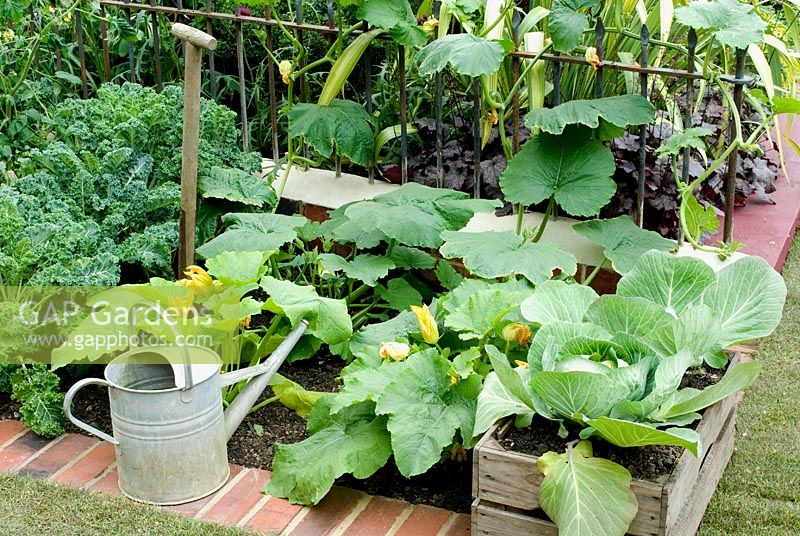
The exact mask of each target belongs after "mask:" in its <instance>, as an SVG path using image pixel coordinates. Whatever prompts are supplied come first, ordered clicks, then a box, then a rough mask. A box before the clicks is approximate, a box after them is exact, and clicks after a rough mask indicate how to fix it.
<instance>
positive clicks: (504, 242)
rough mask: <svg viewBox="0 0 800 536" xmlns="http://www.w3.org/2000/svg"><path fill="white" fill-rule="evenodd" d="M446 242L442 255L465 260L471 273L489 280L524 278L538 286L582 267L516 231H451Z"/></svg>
mask: <svg viewBox="0 0 800 536" xmlns="http://www.w3.org/2000/svg"><path fill="white" fill-rule="evenodd" d="M442 238H443V239H444V240H445V244H444V245H443V246H442V247H441V248H440V249H439V251H440V252H441V254H442V255H443V256H444V257H445V258H446V259H454V258H461V259H462V260H463V262H464V266H466V267H467V269H469V271H470V272H472V273H473V274H475V275H477V276H479V277H485V278H488V279H492V278H495V277H506V276H509V275H513V274H520V275H523V276H524V277H525V278H526V279H528V281H530V282H531V283H534V284H537V283H541V282H542V281H546V280H548V279H550V278H551V277H552V276H553V271H554V270H560V271H561V273H563V274H574V273H575V271H576V270H577V267H578V265H577V261H576V260H575V257H573V256H572V255H571V254H569V253H567V252H565V251H563V250H562V249H560V248H559V247H558V246H557V245H555V244H551V243H549V242H539V243H531V242H527V241H523V239H522V238H521V237H519V236H518V235H516V234H514V233H513V232H512V231H502V232H496V231H488V232H483V233H467V232H457V231H447V232H444V233H442Z"/></svg>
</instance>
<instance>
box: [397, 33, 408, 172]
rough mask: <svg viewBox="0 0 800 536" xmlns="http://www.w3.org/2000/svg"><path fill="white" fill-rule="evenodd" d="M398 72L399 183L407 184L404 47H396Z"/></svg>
mask: <svg viewBox="0 0 800 536" xmlns="http://www.w3.org/2000/svg"><path fill="white" fill-rule="evenodd" d="M397 64H398V70H399V71H400V183H401V184H406V183H407V182H408V124H407V122H408V94H407V92H406V47H404V46H403V45H400V46H398V47H397Z"/></svg>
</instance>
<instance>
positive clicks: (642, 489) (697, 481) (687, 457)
mask: <svg viewBox="0 0 800 536" xmlns="http://www.w3.org/2000/svg"><path fill="white" fill-rule="evenodd" d="M739 360H740V356H739V355H738V354H737V355H736V356H734V358H733V359H732V360H731V367H732V366H733V365H735V364H736V363H738V362H739ZM731 367H729V369H730V368H731ZM737 396H738V393H734V394H732V395H730V396H728V397H727V398H725V399H723V400H721V401H719V402H717V403H716V404H714V405H713V406H711V407H709V408H708V409H707V410H706V411H705V412H704V414H703V418H702V420H701V421H700V422H699V424H698V426H697V428H696V432H697V434H698V435H699V437H700V442H701V444H702V445H703V451H702V453H701V456H700V457H695V456H694V455H692V454H691V453H690V452H689V451H687V450H685V449H681V450H680V451H679V452H680V454H679V456H678V457H677V459H676V460H674V461H673V460H671V459H667V460H655V461H653V462H651V464H650V467H647V466H646V463H644V462H642V460H641V458H643V457H640V459H639V460H636V461H633V462H632V463H633V464H635V465H638V467H631V466H629V467H628V469H630V470H631V473H632V474H633V476H634V480H633V481H632V483H631V490H632V491H633V493H634V494H635V495H636V499H637V501H638V503H639V508H638V512H637V514H636V517H635V518H634V519H633V522H632V523H631V525H630V528H629V529H628V530H629V532H628V534H630V535H632V536H670V535H688V534H694V533H695V532H696V531H697V528H698V527H699V525H700V522H701V520H702V518H703V514H704V512H705V509H706V507H707V506H708V503H709V501H710V500H711V497H712V496H713V495H714V490H715V489H716V486H717V483H718V482H719V479H720V477H721V476H722V472H723V471H724V470H725V467H726V466H727V464H728V461H729V460H730V457H731V455H732V454H733V441H734V435H735V434H734V432H735V423H736V406H737V402H738V401H737ZM514 433H515V429H514V427H513V420H507V421H504V422H502V423H499V424H496V425H494V426H493V427H492V428H491V429H490V430H489V431H488V432H487V433H486V434H485V435H484V437H483V439H481V441H480V442H478V444H477V445H476V447H475V456H474V459H473V481H472V486H473V496H474V497H475V502H474V503H473V505H472V534H473V535H478V534H481V535H492V536H506V535H508V536H510V535H516V534H532V535H537V536H538V535H542V536H545V535H546V536H554V535H556V534H558V531H557V529H556V526H555V525H554V524H553V523H552V522H551V521H550V520H549V519H548V518H547V516H546V515H545V514H544V513H543V512H542V510H541V508H540V504H539V486H540V484H541V482H542V480H543V475H542V473H541V471H540V469H539V467H538V466H537V463H536V462H537V459H538V458H537V456H534V455H532V454H528V453H525V452H518V451H517V450H526V449H524V448H518V449H513V447H512V445H513V442H510V441H508V438H509V437H510V436H512V435H513V434H514ZM516 433H517V434H519V432H516ZM526 433H531V431H527V432H526ZM598 447H599V448H602V447H600V445H598ZM660 448H661V449H662V450H661V451H660V452H659V450H658V449H655V450H654V452H653V453H652V455H653V456H656V457H658V456H664V455H665V452H664V451H663V449H664V448H667V449H668V448H669V447H660ZM625 450H626V452H627V453H628V454H632V452H631V450H632V449H625ZM604 454H605V453H604ZM609 457H610V456H609ZM630 458H631V459H634V458H635V457H634V456H630ZM618 461H619V463H622V464H623V465H625V462H624V461H623V460H618ZM642 465H645V466H644V467H642ZM670 465H672V467H671V470H670V468H669V466H670ZM665 466H666V467H665ZM654 467H655V469H656V470H655V471H653V468H654ZM665 469H666V470H665ZM659 470H660V471H659ZM648 472H649V473H650V474H648V475H647V478H637V476H639V477H641V476H642V475H637V473H648ZM659 472H662V473H663V474H660V475H659V474H658V473H659Z"/></svg>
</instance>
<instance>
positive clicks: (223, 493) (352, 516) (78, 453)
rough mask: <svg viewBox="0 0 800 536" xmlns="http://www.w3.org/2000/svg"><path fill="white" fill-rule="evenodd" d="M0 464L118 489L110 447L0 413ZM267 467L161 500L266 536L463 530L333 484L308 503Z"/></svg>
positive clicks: (439, 534)
mask: <svg viewBox="0 0 800 536" xmlns="http://www.w3.org/2000/svg"><path fill="white" fill-rule="evenodd" d="M0 471H1V472H4V473H13V474H17V475H20V476H28V477H32V478H38V479H41V480H48V481H50V482H53V483H57V484H62V485H66V486H70V487H73V488H78V489H84V490H87V491H89V492H91V493H106V494H110V495H120V491H119V486H118V485H117V466H116V461H115V459H114V447H113V446H112V445H111V444H110V443H106V442H104V441H100V440H99V439H95V438H91V437H87V436H83V435H78V434H66V435H63V436H61V437H58V438H56V439H53V440H47V439H42V438H40V437H38V436H36V435H35V434H34V433H33V432H30V431H28V430H27V429H26V428H25V426H23V425H22V423H20V422H19V421H14V420H2V421H0ZM270 476H271V473H270V472H269V471H264V470H262V469H252V468H246V467H240V466H238V465H233V464H232V465H231V477H230V479H229V480H228V482H227V483H226V484H225V486H223V487H222V488H221V489H220V490H219V491H217V492H216V493H214V494H213V495H211V496H209V497H206V498H203V499H200V500H198V501H194V502H191V503H188V504H182V505H178V506H169V507H165V508H169V509H171V510H173V511H175V512H178V513H180V514H182V515H186V516H190V517H194V518H195V519H200V520H203V521H208V522H213V523H220V524H224V525H232V526H239V527H244V528H246V529H248V530H251V531H253V532H254V533H256V534H269V535H271V536H468V535H469V533H470V516H469V515H468V514H456V513H453V512H449V511H447V510H443V509H441V508H434V507H431V506H425V505H414V504H409V503H406V502H403V501H399V500H396V499H388V498H386V497H376V496H375V497H374V496H371V495H367V494H366V493H363V492H360V491H355V490H351V489H348V488H342V487H338V486H335V487H334V488H333V489H332V490H331V492H330V493H329V494H328V495H327V496H326V497H325V498H324V499H323V500H322V501H321V502H320V503H319V504H318V505H317V506H314V507H306V506H299V505H295V504H290V503H289V502H288V501H286V500H285V499H279V498H277V497H270V496H269V495H264V494H263V493H261V488H263V487H264V485H265V484H266V483H267V482H269V479H270Z"/></svg>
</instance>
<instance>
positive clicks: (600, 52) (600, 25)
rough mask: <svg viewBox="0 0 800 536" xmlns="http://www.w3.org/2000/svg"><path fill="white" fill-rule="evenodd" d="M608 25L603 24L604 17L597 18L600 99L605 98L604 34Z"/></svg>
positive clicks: (597, 85)
mask: <svg viewBox="0 0 800 536" xmlns="http://www.w3.org/2000/svg"><path fill="white" fill-rule="evenodd" d="M605 33H606V27H605V26H604V25H603V20H602V19H597V25H596V26H595V27H594V47H595V49H596V50H597V57H598V59H599V60H600V66H599V67H598V68H597V70H596V72H595V95H596V96H597V98H598V99H602V98H603V89H604V88H603V36H605Z"/></svg>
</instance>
